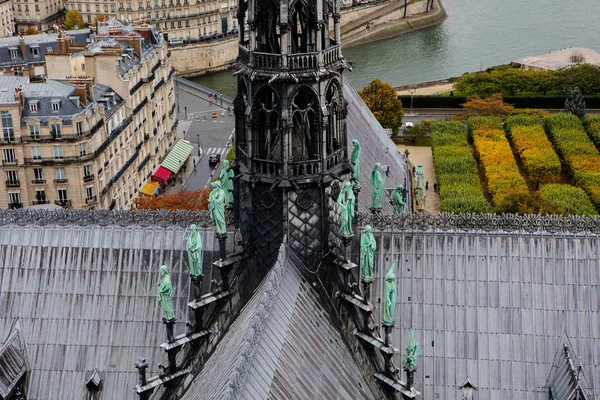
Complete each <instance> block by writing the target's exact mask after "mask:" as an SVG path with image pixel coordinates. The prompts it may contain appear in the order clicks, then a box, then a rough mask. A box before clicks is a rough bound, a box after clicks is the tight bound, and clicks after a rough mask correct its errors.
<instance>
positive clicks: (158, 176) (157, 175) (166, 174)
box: [150, 166, 172, 183]
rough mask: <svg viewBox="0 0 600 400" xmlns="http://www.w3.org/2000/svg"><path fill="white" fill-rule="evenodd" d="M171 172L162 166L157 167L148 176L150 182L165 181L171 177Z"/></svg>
mask: <svg viewBox="0 0 600 400" xmlns="http://www.w3.org/2000/svg"><path fill="white" fill-rule="evenodd" d="M171 174H172V172H171V171H169V170H168V169H166V168H165V167H163V166H160V167H158V168H157V170H156V171H155V172H154V173H153V174H152V176H151V177H150V181H151V182H160V183H167V181H168V180H169V178H170V177H171Z"/></svg>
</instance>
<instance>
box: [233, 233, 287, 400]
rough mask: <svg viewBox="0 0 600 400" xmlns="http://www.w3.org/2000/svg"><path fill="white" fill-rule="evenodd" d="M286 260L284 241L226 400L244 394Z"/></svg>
mask: <svg viewBox="0 0 600 400" xmlns="http://www.w3.org/2000/svg"><path fill="white" fill-rule="evenodd" d="M285 260H287V249H286V243H285V240H284V242H283V243H282V244H281V246H280V248H279V255H278V256H277V261H276V262H275V264H274V266H273V268H272V270H271V272H270V273H269V276H268V279H269V280H268V282H267V283H266V286H265V290H264V292H263V294H262V296H261V299H260V302H259V304H258V307H257V310H256V312H255V314H254V317H253V319H252V322H251V324H250V328H249V334H248V335H247V339H246V340H245V341H244V344H243V348H242V351H241V355H240V357H239V361H238V363H237V366H236V367H235V373H234V374H233V376H232V378H231V382H230V384H229V390H228V392H227V394H226V395H225V399H231V400H233V399H238V398H240V396H241V394H242V391H243V389H244V385H245V383H246V381H247V379H248V376H249V372H250V369H251V367H252V364H253V363H254V359H255V355H256V350H257V349H258V346H257V344H258V343H259V342H260V340H261V338H262V335H263V333H264V330H265V326H266V324H267V321H268V320H269V319H270V317H271V315H272V313H271V310H272V308H273V306H274V305H275V301H274V300H275V298H276V297H277V296H278V295H279V287H280V285H281V281H282V278H283V276H284V275H285V272H286V268H285Z"/></svg>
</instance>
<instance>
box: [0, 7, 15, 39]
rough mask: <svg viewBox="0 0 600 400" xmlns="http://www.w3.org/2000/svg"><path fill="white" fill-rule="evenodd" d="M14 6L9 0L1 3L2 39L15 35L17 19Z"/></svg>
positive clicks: (0, 29)
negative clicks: (13, 9)
mask: <svg viewBox="0 0 600 400" xmlns="http://www.w3.org/2000/svg"><path fill="white" fill-rule="evenodd" d="M12 5H13V3H12V2H10V1H8V0H5V1H2V2H0V37H8V36H12V35H14V34H15V18H14V15H13V11H12V8H13V6H12Z"/></svg>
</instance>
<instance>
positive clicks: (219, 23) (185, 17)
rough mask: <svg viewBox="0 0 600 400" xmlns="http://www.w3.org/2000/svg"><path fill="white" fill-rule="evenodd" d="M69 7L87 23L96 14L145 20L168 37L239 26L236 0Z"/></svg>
mask: <svg viewBox="0 0 600 400" xmlns="http://www.w3.org/2000/svg"><path fill="white" fill-rule="evenodd" d="M68 9H69V10H78V11H79V12H80V13H81V15H82V17H83V20H84V21H85V22H87V23H93V22H94V21H95V20H96V18H97V17H98V16H103V17H105V18H106V20H107V21H110V20H111V19H117V20H120V21H138V22H146V23H148V24H150V25H152V26H154V27H155V28H156V29H157V30H159V31H160V32H161V33H166V34H167V38H168V39H169V40H173V39H182V40H193V39H200V38H202V37H205V38H209V37H212V36H215V35H219V34H222V33H227V32H230V31H233V30H235V29H237V28H238V26H237V16H236V15H237V1H236V0H142V1H136V0H113V1H104V0H100V1H97V2H91V1H90V0H72V1H69V2H68Z"/></svg>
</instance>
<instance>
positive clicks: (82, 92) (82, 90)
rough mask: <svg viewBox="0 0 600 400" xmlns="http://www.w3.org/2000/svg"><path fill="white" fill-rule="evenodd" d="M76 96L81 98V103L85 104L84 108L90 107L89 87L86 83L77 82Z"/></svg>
mask: <svg viewBox="0 0 600 400" xmlns="http://www.w3.org/2000/svg"><path fill="white" fill-rule="evenodd" d="M74 85H75V96H77V97H79V102H80V103H81V104H83V106H84V107H85V106H87V105H88V96H87V94H88V91H87V85H86V83H85V82H76V83H75V84H74Z"/></svg>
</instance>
